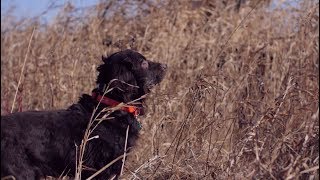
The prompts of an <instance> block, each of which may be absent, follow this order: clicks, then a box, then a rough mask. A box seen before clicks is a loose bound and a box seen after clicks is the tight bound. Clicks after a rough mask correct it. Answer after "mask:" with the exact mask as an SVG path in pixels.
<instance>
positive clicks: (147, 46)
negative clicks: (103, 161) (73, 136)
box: [1, 0, 319, 179]
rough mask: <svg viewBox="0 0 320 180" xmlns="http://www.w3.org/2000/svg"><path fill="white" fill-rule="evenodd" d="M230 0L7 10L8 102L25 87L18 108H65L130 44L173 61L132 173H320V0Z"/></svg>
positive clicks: (4, 98)
mask: <svg viewBox="0 0 320 180" xmlns="http://www.w3.org/2000/svg"><path fill="white" fill-rule="evenodd" d="M224 2H227V3H224V4H223V3H222V4H221V3H220V1H192V2H191V1H190V2H189V1H148V0H147V1H107V2H100V3H99V4H97V5H96V6H93V7H87V8H85V9H77V8H75V7H74V6H73V5H72V4H70V3H69V4H65V6H64V7H63V8H62V9H61V11H60V13H59V15H58V16H57V17H55V18H54V20H53V21H51V22H48V23H44V22H42V21H41V20H40V17H35V18H32V19H31V18H26V19H22V20H17V19H15V18H14V16H13V15H12V14H11V13H10V12H7V13H5V14H4V15H3V16H2V17H1V20H2V21H1V114H5V113H9V112H10V110H11V107H12V102H13V99H14V96H15V93H16V91H17V96H16V99H15V108H14V109H15V111H17V110H18V111H19V110H20V111H21V110H22V111H26V110H42V109H57V108H66V107H67V106H68V105H70V104H72V103H73V102H76V101H77V100H78V97H79V96H80V94H82V93H90V92H91V90H92V89H93V87H94V86H95V83H94V82H95V78H96V67H97V65H99V64H100V57H101V55H108V54H110V53H111V52H114V51H117V50H119V49H124V48H131V49H135V50H138V51H139V52H141V53H142V54H144V55H145V56H146V57H147V58H150V59H153V60H157V61H159V62H162V63H167V64H168V66H169V70H168V71H169V72H168V73H167V76H166V78H165V80H164V81H163V82H162V83H161V85H160V86H159V87H157V88H156V89H155V91H153V92H152V93H151V94H150V96H149V100H148V102H147V104H148V108H147V109H148V112H147V115H146V117H145V118H143V119H141V122H142V125H143V130H142V131H141V138H140V140H139V142H138V145H137V146H136V147H135V149H134V150H133V151H132V153H131V155H130V156H129V157H128V159H127V162H126V164H125V167H124V168H125V169H124V174H123V176H122V177H123V178H124V179H146V178H149V179H204V178H205V179H319V104H318V103H319V2H318V1H316V0H312V1H310V0H305V1H301V2H299V5H295V6H290V3H289V4H287V5H283V4H282V5H277V4H273V5H272V7H270V6H269V4H270V2H269V1H263V2H262V1H254V0H251V1H246V2H245V3H243V4H241V6H239V7H238V8H239V9H237V6H238V5H237V3H235V1H231V0H230V1H224ZM79 12H81V13H79ZM34 29H35V31H34V35H33V37H32V39H31V40H30V37H31V34H32V32H33V30H34ZM29 42H30V48H29V50H28V45H29ZM24 60H25V66H24V65H23V64H24ZM22 69H23V71H22ZM21 72H23V73H22V78H21V81H20V82H21V83H20V84H19V88H18V82H19V79H20V74H21Z"/></svg>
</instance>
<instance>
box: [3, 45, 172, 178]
mask: <svg viewBox="0 0 320 180" xmlns="http://www.w3.org/2000/svg"><path fill="white" fill-rule="evenodd" d="M102 60H103V62H104V64H102V65H100V66H99V67H98V71H99V75H98V78H97V81H96V82H97V85H98V86H97V88H95V89H94V90H93V91H92V96H90V95H87V94H84V95H82V97H81V98H80V100H79V102H78V103H77V104H73V105H72V106H70V107H69V108H68V109H66V110H57V111H42V112H36V111H29V112H20V113H14V114H10V115H6V116H2V117H1V177H4V176H10V175H13V176H14V177H15V178H16V179H18V180H25V179H40V178H43V177H46V176H53V177H59V176H60V175H62V174H63V175H68V176H71V177H74V175H75V171H76V159H77V158H76V148H75V144H77V145H80V143H81V140H82V138H83V137H84V133H85V130H86V128H87V125H88V122H89V120H90V118H92V117H91V116H92V113H93V111H94V109H95V107H97V105H98V103H99V102H100V101H101V102H100V104H99V106H98V107H99V108H98V110H97V111H95V112H96V113H95V115H94V116H95V117H96V119H101V117H102V116H104V115H105V114H106V113H108V112H109V111H101V110H103V109H104V108H106V107H114V106H116V105H118V104H119V103H121V102H122V103H129V102H131V101H133V100H136V99H139V98H140V99H139V100H138V101H137V102H139V103H138V104H134V105H132V104H131V105H129V106H122V107H121V109H118V110H115V111H112V112H111V114H110V115H109V116H108V118H107V119H106V120H103V121H102V122H101V123H100V124H99V125H98V126H97V128H96V129H95V130H94V131H93V133H92V135H91V137H94V136H96V137H98V138H95V139H91V140H90V141H89V142H88V143H87V145H86V149H85V153H84V158H83V165H84V166H85V167H87V169H84V170H83V171H82V174H81V179H84V178H87V177H90V176H91V175H92V174H94V173H95V172H96V171H97V170H99V169H101V168H102V167H104V166H105V165H107V164H108V163H110V162H111V161H112V160H114V159H116V158H117V157H119V156H121V155H122V154H123V153H124V148H125V141H126V130H127V126H128V125H129V133H128V140H127V147H128V148H129V147H132V146H133V145H134V143H135V141H136V139H137V137H138V133H139V130H140V124H139V122H138V121H137V119H136V116H137V115H139V114H143V105H142V103H143V98H141V97H144V96H143V95H145V94H147V93H148V92H150V89H151V88H152V87H153V86H154V85H156V84H158V83H160V81H161V80H162V79H163V77H164V75H165V71H166V67H167V66H166V65H164V64H160V63H155V62H151V61H148V60H146V58H145V57H144V56H142V55H141V54H139V53H137V52H135V51H132V50H124V51H120V52H118V53H114V54H112V55H111V56H109V57H108V58H105V57H102ZM104 92H107V94H106V95H105V96H103V93H104ZM118 107H119V106H118ZM100 111H101V112H102V113H100V114H99V113H98V112H100ZM109 113H110V112H109ZM110 117H112V118H110ZM96 121H97V120H96ZM96 121H94V122H96ZM78 154H79V153H77V155H78ZM121 166H122V162H121V160H119V161H117V162H116V163H114V164H113V165H112V166H110V167H109V168H107V169H106V170H104V171H103V172H102V173H100V174H99V175H98V176H96V177H95V178H94V179H107V178H109V177H111V176H112V175H118V174H119V172H120V169H121Z"/></svg>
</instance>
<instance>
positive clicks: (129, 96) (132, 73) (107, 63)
mask: <svg viewBox="0 0 320 180" xmlns="http://www.w3.org/2000/svg"><path fill="white" fill-rule="evenodd" d="M102 60H103V62H104V64H102V65H100V66H99V67H98V71H99V75H98V78H97V81H96V82H97V84H98V86H99V88H98V89H99V91H100V93H101V91H102V90H104V89H105V87H108V86H109V89H111V88H112V90H111V91H110V92H109V93H108V94H107V96H109V97H110V98H114V99H115V100H117V101H121V102H129V101H132V100H135V99H137V98H140V97H141V96H143V95H145V94H147V93H149V92H150V90H151V89H152V88H153V86H154V85H156V84H158V83H160V82H161V81H162V79H163V77H164V75H165V72H166V69H167V65H165V64H161V63H157V62H152V61H150V60H147V59H146V58H145V57H144V56H143V55H141V54H140V53H138V52H135V51H133V50H124V51H120V52H117V53H114V54H112V55H110V56H109V57H107V58H106V57H102ZM101 87H103V88H101Z"/></svg>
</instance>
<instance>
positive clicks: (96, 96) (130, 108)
mask: <svg viewBox="0 0 320 180" xmlns="http://www.w3.org/2000/svg"><path fill="white" fill-rule="evenodd" d="M92 98H93V99H96V100H97V101H99V102H101V103H103V104H105V105H107V106H111V107H115V106H117V105H119V104H120V103H121V102H118V101H116V100H113V99H110V98H108V97H106V96H101V95H100V94H97V93H95V92H92ZM120 109H121V110H122V111H126V112H128V113H131V114H133V115H134V116H139V115H143V114H144V113H143V108H142V107H137V106H130V105H125V106H123V107H121V108H120Z"/></svg>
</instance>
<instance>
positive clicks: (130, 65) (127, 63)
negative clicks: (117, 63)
mask: <svg viewBox="0 0 320 180" xmlns="http://www.w3.org/2000/svg"><path fill="white" fill-rule="evenodd" d="M121 63H122V64H123V65H125V66H126V67H127V68H128V69H129V70H131V69H132V68H133V63H132V61H131V60H130V58H129V57H125V58H124V59H121Z"/></svg>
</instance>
